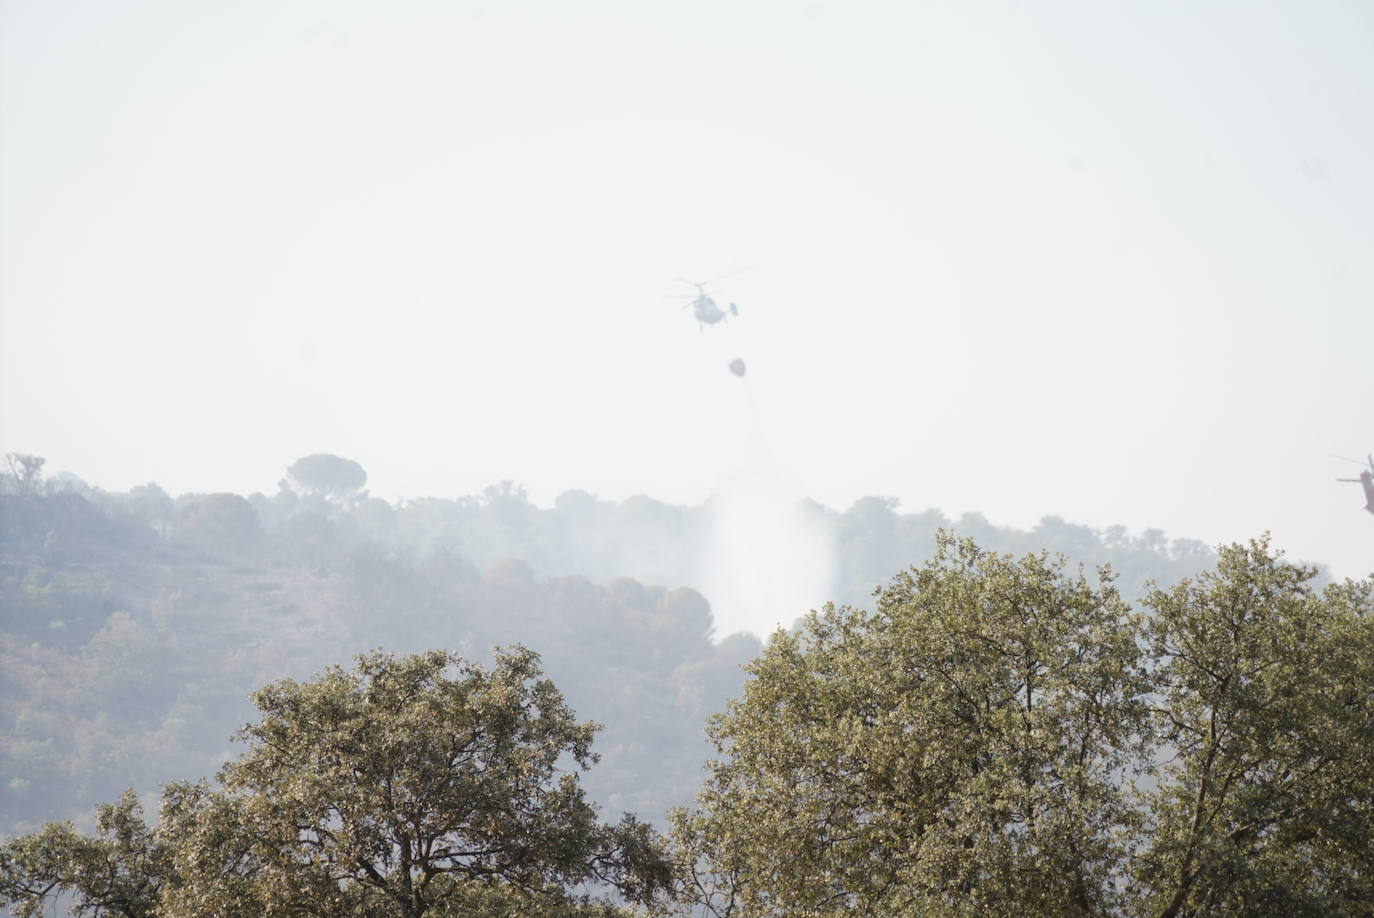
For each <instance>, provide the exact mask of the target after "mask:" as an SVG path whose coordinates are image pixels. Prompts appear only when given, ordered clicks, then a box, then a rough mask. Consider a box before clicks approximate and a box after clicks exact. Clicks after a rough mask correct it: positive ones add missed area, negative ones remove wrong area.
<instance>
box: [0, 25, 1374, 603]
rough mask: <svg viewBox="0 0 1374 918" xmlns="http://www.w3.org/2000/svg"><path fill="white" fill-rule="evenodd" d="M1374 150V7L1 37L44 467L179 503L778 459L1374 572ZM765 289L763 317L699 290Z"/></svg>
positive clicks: (20, 376)
mask: <svg viewBox="0 0 1374 918" xmlns="http://www.w3.org/2000/svg"><path fill="white" fill-rule="evenodd" d="M1371 113H1374V6H1371V5H1370V4H1368V3H1367V2H1364V0H1352V2H1345V3H1342V2H1311V0H1304V2H1291V3H1261V2H1253V0H1247V2H1215V3H1196V2H1180V3H1169V2H1148V3H1147V2H1141V3H1135V4H1130V3H1109V4H1108V3H1098V2H1083V3H1048V2H1034V0H1021V2H1015V3H1013V2H986V3H980V2H969V0H961V2H951V3H923V2H887V3H864V2H844V3H809V4H808V3H800V2H744V0H731V2H714V0H704V2H703V0H697V2H692V3H672V4H669V3H661V2H658V3H656V2H644V0H632V2H595V3H593V2H568V0H563V2H543V3H535V2H501V3H488V4H478V3H470V2H462V0H448V2H392V3H386V4H380V3H362V2H348V0H329V2H323V0H299V2H289V3H288V2H281V0H273V2H243V0H239V2H234V3H209V2H186V0H176V2H171V0H167V2H154V0H144V2H134V0H126V2H119V0H99V2H81V0H57V2H52V0H26V2H19V0H5V2H3V3H0V448H3V450H5V451H16V450H17V451H23V452H30V453H37V454H39V455H44V456H47V457H48V459H49V463H50V468H53V469H70V470H71V471H74V472H76V473H77V474H79V475H81V476H82V477H83V478H86V479H87V480H88V481H91V482H92V483H94V484H98V485H100V486H103V487H106V488H110V489H119V490H123V489H126V488H128V487H130V486H132V485H135V484H140V483H143V482H146V481H150V480H151V481H157V482H159V483H161V484H162V485H163V486H164V487H166V488H167V489H168V490H170V491H173V492H174V493H175V492H180V491H187V490H197V491H210V490H233V491H238V492H241V493H243V492H249V491H253V490H264V491H271V490H273V489H274V487H275V483H276V481H277V479H278V478H279V477H280V476H281V474H282V471H283V470H284V469H285V467H286V466H287V465H288V464H289V463H290V462H291V461H292V460H294V459H295V458H297V457H299V456H301V455H304V454H307V453H311V452H319V451H327V452H335V453H339V454H341V455H345V456H348V457H350V458H354V459H357V460H358V461H359V462H361V463H362V464H363V465H364V466H365V467H366V468H367V470H368V472H369V474H370V476H371V485H372V488H373V491H374V493H376V494H379V495H381V496H386V497H399V496H415V495H428V494H439V495H457V494H466V493H472V492H475V491H478V490H480V489H481V488H482V487H483V486H485V485H487V484H490V483H492V482H493V481H496V480H498V479H504V478H513V479H516V480H518V481H520V482H523V483H524V484H525V485H526V486H527V487H528V488H529V490H530V492H531V494H532V496H533V497H534V498H535V499H536V500H537V501H539V502H541V503H547V502H549V501H551V500H552V498H553V497H554V496H556V495H557V494H558V493H560V492H561V491H563V490H565V489H568V488H583V489H586V490H589V491H592V492H595V493H597V494H599V495H601V496H602V497H606V498H622V497H625V496H628V495H630V494H633V493H637V492H645V493H649V494H651V495H653V496H655V497H658V498H660V499H663V500H668V501H674V502H693V503H694V502H697V501H699V500H701V499H703V498H704V497H705V496H706V495H707V494H709V493H711V492H712V491H713V489H715V488H716V487H717V485H718V484H719V483H720V482H721V481H723V480H725V479H728V478H730V477H731V476H732V475H736V474H737V473H738V472H739V470H740V469H741V468H750V469H753V470H755V472H757V470H759V469H763V470H766V471H767V474H769V475H770V476H772V477H773V479H774V480H776V481H780V482H785V483H786V487H787V488H789V489H790V490H791V491H793V492H795V493H796V494H798V495H800V494H807V495H810V496H812V497H814V498H816V499H817V500H820V501H822V502H824V503H826V504H829V505H831V506H834V507H836V508H841V509H842V508H844V507H846V506H848V504H849V503H850V502H852V501H853V500H854V499H856V498H858V497H860V496H862V495H864V494H885V495H892V496H896V497H899V498H901V500H902V504H903V506H904V507H905V508H907V509H913V510H919V509H924V508H926V507H930V506H938V507H940V508H942V509H943V510H944V511H945V512H946V513H949V514H950V515H952V516H957V515H958V514H959V513H961V512H964V511H967V510H976V511H980V512H982V513H984V514H985V515H986V516H987V517H988V518H989V519H990V520H992V521H993V522H994V523H997V524H1001V525H1018V526H1029V525H1033V524H1034V523H1035V521H1036V520H1037V519H1039V518H1040V517H1041V516H1043V515H1047V514H1058V515H1060V516H1063V517H1064V518H1066V519H1068V520H1070V521H1073V522H1080V523H1086V524H1089V525H1094V526H1106V525H1111V524H1115V523H1120V524H1124V525H1126V526H1128V527H1130V528H1131V529H1133V530H1136V531H1139V530H1142V529H1144V528H1147V527H1157V528H1161V529H1164V530H1165V531H1166V532H1167V533H1168V534H1169V535H1170V536H1175V537H1194V538H1200V539H1204V540H1206V541H1208V542H1217V541H1222V540H1232V539H1243V538H1247V537H1250V536H1253V535H1257V534H1259V533H1260V532H1261V531H1263V530H1265V529H1270V530H1272V531H1273V533H1274V536H1275V539H1276V541H1277V543H1278V544H1279V545H1280V546H1282V547H1284V548H1286V549H1288V550H1289V552H1290V554H1292V555H1294V556H1296V557H1299V558H1305V559H1310V560H1319V561H1323V562H1326V563H1329V564H1331V565H1332V567H1333V569H1334V570H1335V572H1336V573H1337V574H1340V575H1352V576H1355V575H1363V574H1366V573H1369V572H1371V571H1374V517H1370V516H1369V515H1368V514H1366V513H1363V512H1362V511H1361V510H1360V505H1361V503H1362V497H1361V495H1360V493H1359V488H1358V487H1357V486H1355V485H1342V484H1338V483H1336V482H1334V481H1333V480H1332V479H1333V478H1334V477H1336V476H1337V475H1351V474H1353V473H1354V472H1356V471H1358V469H1356V468H1355V467H1354V466H1352V465H1346V464H1342V463H1340V462H1337V461H1336V460H1334V459H1331V458H1329V456H1328V453H1332V452H1335V453H1344V454H1347V455H1357V456H1358V455H1363V454H1364V453H1365V452H1368V451H1369V450H1371V449H1374V423H1371V410H1370V407H1371V395H1374V372H1372V371H1374V366H1372V364H1374V359H1371V353H1374V351H1372V348H1374V258H1371V253H1374V117H1372V116H1371ZM747 265H752V266H754V267H753V268H752V269H751V270H749V271H746V272H744V273H742V274H739V275H738V276H736V277H734V278H731V279H729V280H728V281H726V282H724V283H722V284H721V285H720V287H719V289H720V293H721V298H722V301H725V300H734V301H736V302H738V303H739V306H740V309H741V313H742V314H741V316H740V318H739V319H738V321H735V322H732V323H731V324H730V325H728V326H723V327H717V328H711V329H707V331H706V333H705V334H701V333H699V332H698V331H697V328H696V326H695V324H694V323H693V322H692V320H691V318H690V315H689V314H688V313H686V312H683V311H681V310H680V309H678V308H677V305H676V304H675V303H673V302H672V301H669V300H666V299H664V295H665V294H669V293H673V292H675V290H676V286H677V285H675V284H674V281H673V278H674V277H676V276H679V275H687V276H702V277H709V276H711V275H713V274H721V273H725V272H727V271H730V270H732V269H734V268H737V267H741V266H747ZM736 355H738V356H741V357H743V358H744V359H745V360H746V361H747V362H748V365H749V375H748V376H747V377H746V378H745V379H744V380H739V379H736V378H735V377H733V376H731V375H730V374H729V373H728V372H727V371H726V369H725V364H726V362H728V360H729V359H730V358H731V357H733V356H736Z"/></svg>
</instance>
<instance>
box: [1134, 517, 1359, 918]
mask: <svg viewBox="0 0 1374 918" xmlns="http://www.w3.org/2000/svg"><path fill="white" fill-rule="evenodd" d="M1312 575H1313V572H1312V570H1311V569H1309V568H1303V567H1296V566H1292V565H1288V564H1283V563H1281V562H1280V561H1279V560H1278V558H1277V557H1276V556H1275V555H1274V554H1272V553H1271V552H1270V551H1269V547H1268V544H1267V543H1265V542H1255V543H1251V544H1250V545H1249V546H1248V547H1246V546H1240V545H1234V546H1231V547H1229V548H1225V549H1223V550H1222V551H1221V554H1220V560H1219V563H1218V565H1217V569H1216V571H1215V572H1214V573H1210V572H1209V573H1205V574H1203V575H1202V576H1200V577H1199V578H1197V580H1196V581H1184V582H1182V583H1179V584H1178V585H1177V586H1175V587H1173V588H1172V589H1170V590H1161V591H1156V592H1154V593H1153V594H1152V595H1151V596H1150V597H1149V599H1148V602H1149V604H1150V606H1151V607H1152V608H1153V609H1154V611H1155V614H1154V616H1153V617H1152V618H1150V619H1149V620H1148V622H1147V627H1146V635H1147V637H1148V640H1149V645H1150V649H1151V653H1152V655H1153V656H1154V659H1155V660H1156V663H1157V670H1156V676H1157V686H1158V687H1157V691H1158V693H1159V700H1160V704H1159V706H1158V708H1157V710H1156V712H1155V716H1156V718H1157V721H1158V729H1159V736H1160V737H1161V739H1162V740H1163V741H1164V743H1166V744H1167V747H1168V748H1169V749H1172V750H1173V751H1174V752H1175V753H1176V755H1175V756H1174V757H1172V758H1171V759H1169V760H1168V761H1167V762H1166V763H1165V764H1164V765H1163V766H1162V767H1161V768H1160V769H1159V781H1160V784H1159V791H1158V792H1157V793H1156V794H1154V795H1152V796H1151V797H1150V798H1149V799H1148V800H1147V808H1148V814H1149V823H1148V824H1149V826H1150V832H1149V844H1148V847H1147V848H1146V850H1145V851H1144V853H1143V855H1142V857H1141V859H1140V862H1139V863H1138V864H1137V865H1136V867H1135V874H1136V880H1137V884H1138V886H1139V894H1140V896H1141V897H1142V899H1143V900H1144V902H1145V903H1146V904H1147V906H1148V907H1147V908H1145V909H1143V910H1142V913H1143V914H1152V915H1160V916H1165V918H1167V916H1173V915H1197V914H1206V915H1218V916H1229V915H1236V916H1240V915H1279V914H1282V915H1312V916H1317V915H1357V914H1365V915H1368V914H1371V912H1374V871H1371V865H1374V581H1371V580H1366V581H1365V582H1363V583H1345V584H1339V585H1333V586H1330V587H1328V588H1327V589H1326V590H1325V591H1324V592H1323V593H1321V594H1316V593H1314V592H1313V591H1312V590H1311V589H1310V587H1309V585H1308V584H1309V581H1310V580H1311V579H1312Z"/></svg>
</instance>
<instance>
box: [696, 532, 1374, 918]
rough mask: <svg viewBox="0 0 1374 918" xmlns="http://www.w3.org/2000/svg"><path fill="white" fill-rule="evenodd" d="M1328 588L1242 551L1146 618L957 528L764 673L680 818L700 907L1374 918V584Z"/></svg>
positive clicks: (735, 912) (776, 650) (755, 674)
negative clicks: (1372, 917) (926, 556)
mask: <svg viewBox="0 0 1374 918" xmlns="http://www.w3.org/2000/svg"><path fill="white" fill-rule="evenodd" d="M1312 577H1313V571H1312V570H1310V569H1306V568H1301V567H1294V566H1291V565H1287V564H1284V563H1283V562H1281V560H1279V558H1278V556H1276V555H1275V554H1273V553H1272V552H1271V551H1270V549H1269V546H1268V544H1267V542H1264V541H1261V542H1256V543H1252V544H1251V545H1250V546H1248V547H1241V546H1232V547H1230V548H1226V549H1223V550H1222V552H1221V555H1220V563H1219V565H1218V569H1217V571H1216V572H1215V573H1209V574H1206V575H1204V576H1202V577H1200V578H1199V579H1198V580H1197V581H1196V582H1189V581H1185V582H1183V583H1181V584H1180V585H1179V586H1177V587H1175V588H1174V589H1173V590H1172V591H1167V592H1163V591H1157V592H1155V593H1154V594H1153V595H1152V596H1151V597H1150V604H1151V605H1152V606H1153V609H1154V612H1153V614H1152V615H1149V616H1145V617H1140V616H1136V615H1134V614H1132V613H1130V611H1129V610H1128V608H1127V607H1126V606H1125V604H1124V603H1122V601H1121V600H1120V599H1119V598H1118V596H1117V595H1116V592H1115V590H1114V588H1113V587H1112V585H1111V582H1110V574H1109V573H1108V572H1105V571H1104V572H1102V575H1101V576H1100V578H1099V580H1098V582H1097V584H1095V585H1093V584H1089V583H1088V582H1087V581H1086V580H1085V579H1084V577H1083V576H1082V575H1081V574H1079V575H1078V576H1076V577H1074V576H1069V575H1067V574H1066V573H1065V571H1064V569H1063V561H1062V559H1061V560H1060V561H1059V562H1057V563H1053V562H1050V561H1049V559H1048V558H1047V557H1046V556H1045V555H1043V554H1042V555H1033V556H1027V557H1024V558H1022V559H1020V560H1013V559H1012V558H1011V557H1009V556H1002V555H997V554H989V553H985V552H983V551H982V550H980V549H978V548H977V547H976V546H975V545H974V544H973V543H972V542H969V541H954V540H952V539H950V538H949V537H944V538H942V539H941V541H940V543H939V548H938V551H937V553H936V556H935V558H934V559H933V560H932V561H931V562H929V563H928V564H927V565H925V566H924V567H923V568H921V569H919V570H917V569H913V570H911V571H909V572H908V573H905V574H902V575H899V576H898V577H897V578H896V579H895V580H893V581H892V583H891V584H890V585H889V586H888V587H886V588H885V589H883V590H882V591H880V593H879V597H878V604H877V609H876V611H875V612H874V613H871V614H870V613H865V612H862V611H859V610H854V609H850V608H838V609H837V608H834V607H827V608H826V610H825V611H824V612H822V613H819V614H813V615H811V616H810V617H809V618H808V619H807V620H806V621H805V623H804V624H803V626H802V628H801V630H800V632H799V633H798V634H795V635H787V634H781V633H780V634H778V635H775V636H774V638H773V640H772V642H771V643H770V644H769V645H768V646H767V648H766V649H765V650H764V652H763V654H762V655H761V656H760V657H759V658H758V659H757V660H756V661H755V662H754V663H752V664H751V665H750V666H749V667H748V669H749V673H750V679H749V681H748V683H747V684H746V688H745V692H744V695H743V697H742V698H741V699H740V700H739V701H737V702H734V703H732V704H731V705H730V707H729V708H728V710H727V712H726V713H725V714H724V715H722V716H720V717H719V718H717V719H716V720H715V722H714V724H713V726H712V730H711V732H712V737H713V739H714V740H715V742H716V744H717V749H718V751H719V754H720V757H721V758H720V761H718V762H716V763H714V765H713V767H712V772H711V776H710V779H709V780H708V782H707V785H706V788H705V789H704V791H703V792H702V794H701V796H700V798H699V805H698V808H697V809H696V810H695V811H693V812H686V811H680V812H678V813H677V814H675V816H674V836H675V850H676V852H677V858H678V862H679V870H680V878H681V884H682V886H681V890H682V892H683V893H684V896H685V898H686V900H687V901H688V902H689V903H691V904H693V905H694V906H698V907H701V908H703V909H704V911H706V912H707V913H709V914H715V915H719V916H727V915H729V916H734V918H746V916H774V915H778V916H781V915H787V916H831V915H835V916H838V915H841V914H846V915H847V914H863V915H870V916H877V918H882V916H894V918H895V916H899V915H900V916H906V915H940V916H958V915H970V916H972V915H980V916H1003V915H1005V916H1033V915H1043V916H1063V915H1084V916H1088V915H1093V916H1095V915H1141V916H1160V918H1168V916H1179V915H1236V916H1241V915H1253V916H1260V915H1275V914H1284V915H1368V914H1370V906H1369V903H1371V902H1374V876H1371V874H1370V871H1369V865H1370V864H1371V863H1374V803H1371V801H1374V756H1371V755H1370V753H1369V750H1370V749H1374V693H1372V692H1371V686H1374V630H1371V629H1374V616H1371V611H1372V609H1374V603H1372V601H1371V596H1374V581H1367V582H1364V583H1361V584H1344V585H1341V586H1337V587H1331V588H1328V589H1327V590H1326V591H1325V592H1324V593H1322V594H1320V595H1317V594H1314V593H1313V592H1312V591H1311V590H1310V588H1309V586H1308V582H1309V581H1310V580H1311V579H1312ZM1156 762H1162V763H1164V764H1161V765H1159V766H1158V767H1156V766H1155V763H1156ZM1135 778H1139V779H1140V780H1139V781H1136V780H1134V779H1135Z"/></svg>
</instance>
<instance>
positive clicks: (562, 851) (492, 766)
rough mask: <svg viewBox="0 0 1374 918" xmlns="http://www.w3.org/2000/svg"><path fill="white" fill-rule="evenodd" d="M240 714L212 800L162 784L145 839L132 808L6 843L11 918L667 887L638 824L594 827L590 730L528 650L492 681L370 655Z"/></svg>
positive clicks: (431, 909)
mask: <svg viewBox="0 0 1374 918" xmlns="http://www.w3.org/2000/svg"><path fill="white" fill-rule="evenodd" d="M254 701H255V703H256V704H257V706H258V708H259V709H260V711H261V714H262V717H261V719H260V720H259V721H258V722H257V723H255V724H252V725H250V726H247V727H245V728H244V729H243V730H242V731H241V734H240V735H241V738H243V739H246V740H247V741H248V743H249V749H248V751H247V752H246V753H245V754H244V755H243V756H242V757H240V758H239V759H237V760H236V761H234V762H232V763H230V764H229V765H227V766H226V767H225V768H224V769H223V771H222V772H221V774H220V776H219V777H220V780H219V786H218V787H212V786H211V785H209V784H208V783H206V782H199V783H193V784H188V783H181V784H173V785H169V786H168V787H167V788H166V791H165V794H164V798H163V811H162V819H161V822H160V824H159V826H158V828H157V829H156V830H155V831H150V830H149V829H148V828H147V827H146V826H145V825H144V824H143V822H142V820H141V819H140V818H139V814H138V812H137V805H136V803H135V802H134V800H133V797H132V795H131V794H130V795H127V796H126V797H125V798H124V799H123V800H122V801H121V803H120V805H119V806H117V807H107V808H104V809H103V810H102V812H101V817H100V835H99V836H98V837H96V838H86V837H83V836H80V835H78V834H76V833H75V832H74V831H73V830H72V828H71V826H70V825H49V826H48V827H46V828H44V829H43V830H41V831H40V832H37V833H34V834H32V835H27V836H23V837H20V838H18V839H15V840H13V841H11V842H9V843H8V844H7V845H6V846H5V847H4V848H3V849H2V850H0V868H3V870H2V871H0V893H3V896H4V899H3V901H4V902H6V903H8V904H12V905H15V906H16V907H18V908H19V910H20V914H21V915H22V916H29V915H35V916H36V915H38V914H40V910H41V908H42V907H43V904H44V903H45V902H46V901H49V900H50V898H51V897H52V896H53V894H55V893H56V892H58V891H60V890H65V891H68V892H71V893H74V894H75V895H76V897H77V908H78V913H79V914H90V915H92V916H96V918H98V916H102V915H107V914H109V915H125V916H128V918H140V916H155V915H156V916H164V918H183V916H184V918H203V916H217V918H238V916H244V918H247V916H266V915H296V916H320V918H325V916H329V918H335V916H358V918H361V916H377V918H383V916H387V915H394V916H401V918H420V916H423V915H430V916H436V915H437V916H458V915H473V914H476V915H490V916H492V918H496V916H501V915H510V916H515V915H531V914H541V915H543V914H547V915H564V916H568V918H573V916H588V918H590V916H594V915H611V914H615V913H616V911H615V910H614V909H612V908H610V906H609V905H608V904H606V903H598V902H597V901H595V900H593V898H592V897H591V896H590V895H589V894H587V893H586V892H584V891H582V890H584V889H585V888H586V884H602V885H603V886H605V885H609V886H612V887H614V888H615V889H617V890H618V891H619V893H620V894H621V895H622V896H623V897H624V898H625V899H626V900H627V901H629V902H633V903H652V902H654V901H655V900H656V899H657V898H659V897H660V896H661V895H662V894H663V893H664V891H665V890H666V889H667V888H668V885H669V881H670V876H671V874H670V867H669V864H668V862H667V861H666V859H665V857H664V855H663V854H662V852H661V850H660V845H659V841H658V839H657V837H656V836H655V835H654V833H653V832H652V830H651V829H649V827H648V826H646V825H644V824H642V823H640V822H638V821H637V820H636V819H634V818H633V817H631V816H629V815H626V816H625V817H624V818H623V819H622V820H621V821H620V822H619V823H617V824H615V825H602V824H600V823H598V822H597V820H596V814H595V811H594V810H593V808H592V806H591V805H590V804H589V803H588V802H586V800H585V799H584V797H583V792H582V789H581V786H580V784H579V781H578V771H580V770H585V769H586V768H587V767H589V766H590V765H591V763H592V762H593V761H594V756H593V755H592V753H591V750H590V746H591V741H592V737H593V734H594V733H595V731H596V729H597V727H596V725H595V724H593V723H590V722H581V723H580V722H578V721H577V720H576V719H575V718H574V716H573V713H572V711H571V710H570V709H569V708H568V707H567V705H566V704H565V703H564V701H563V697H562V695H561V694H560V693H559V692H558V690H557V689H556V688H555V687H554V686H553V684H552V683H551V682H550V681H549V680H548V679H546V678H544V677H543V675H542V672H541V670H540V668H539V662H538V657H537V656H536V655H535V654H534V653H532V652H530V651H528V650H525V649H523V648H518V647H517V648H514V649H513V650H511V651H509V652H503V653H498V654H497V657H496V661H495V663H494V665H493V666H492V667H491V668H490V669H489V670H487V669H483V668H481V667H479V666H476V665H474V664H471V663H468V662H466V661H464V660H462V659H461V658H459V657H457V656H455V655H453V654H449V653H445V652H442V651H432V652H428V653H422V654H415V655H410V656H404V657H395V656H392V655H389V654H382V653H372V654H367V655H364V656H361V657H359V658H358V661H357V666H356V668H354V669H352V670H343V669H340V668H338V667H334V668H331V669H329V670H328V671H327V672H325V673H324V674H323V675H321V676H320V677H318V678H317V679H315V680H312V681H309V682H304V683H298V682H294V681H291V680H284V681H281V682H277V683H274V684H272V685H269V686H268V687H266V688H264V689H262V690H260V691H259V692H258V693H257V694H256V695H255V697H254ZM565 764H566V765H570V766H572V767H573V768H574V769H575V770H573V771H567V770H566V769H565Z"/></svg>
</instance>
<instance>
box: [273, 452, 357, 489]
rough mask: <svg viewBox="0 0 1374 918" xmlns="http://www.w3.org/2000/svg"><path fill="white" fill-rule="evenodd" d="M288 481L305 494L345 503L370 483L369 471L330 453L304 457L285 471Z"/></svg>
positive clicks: (349, 460)
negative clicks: (368, 478) (368, 479)
mask: <svg viewBox="0 0 1374 918" xmlns="http://www.w3.org/2000/svg"><path fill="white" fill-rule="evenodd" d="M286 474H287V479H288V482H289V483H290V484H294V485H295V486H296V487H297V488H298V489H299V490H301V491H303V492H304V493H306V494H313V495H317V496H320V497H325V498H332V499H335V500H344V499H348V498H351V497H352V496H353V495H355V494H357V492H358V491H360V490H361V489H362V487H363V485H365V484H367V472H366V471H364V470H363V467H362V466H361V465H359V464H358V463H356V462H354V461H353V460H352V459H344V458H342V457H341V456H334V455H331V454H329V453H315V454H313V455H310V456H303V457H302V458H300V459H297V460H296V461H295V462H293V463H291V467H290V468H288V469H287V470H286Z"/></svg>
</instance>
